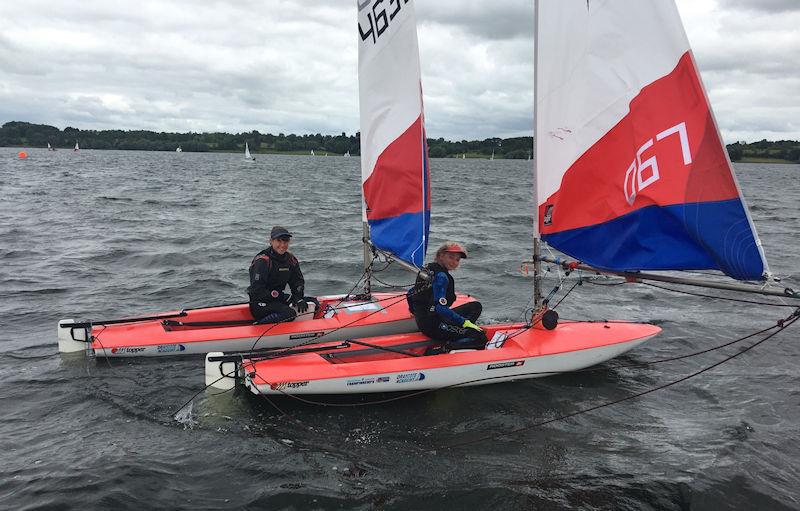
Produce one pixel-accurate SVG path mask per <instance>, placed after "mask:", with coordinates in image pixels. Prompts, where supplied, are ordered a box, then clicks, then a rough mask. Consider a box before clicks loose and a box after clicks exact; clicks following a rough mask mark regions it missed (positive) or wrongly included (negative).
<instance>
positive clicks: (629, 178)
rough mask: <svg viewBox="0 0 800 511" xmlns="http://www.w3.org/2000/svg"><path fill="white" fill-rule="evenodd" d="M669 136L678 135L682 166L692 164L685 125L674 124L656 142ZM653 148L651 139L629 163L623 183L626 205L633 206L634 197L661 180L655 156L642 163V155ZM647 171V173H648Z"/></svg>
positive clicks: (683, 123) (660, 134) (657, 137)
mask: <svg viewBox="0 0 800 511" xmlns="http://www.w3.org/2000/svg"><path fill="white" fill-rule="evenodd" d="M670 135H678V137H679V138H680V141H681V152H682V153H683V163H684V165H689V164H690V163H692V153H691V151H689V136H688V135H687V134H686V123H685V122H682V123H680V124H676V125H675V126H673V127H671V128H667V129H665V130H664V131H662V132H661V133H659V134H658V135H656V140H655V141H656V142H658V141H660V140H664V139H665V138H667V137H669V136H670ZM652 146H653V139H652V138H651V139H650V140H648V141H647V142H645V143H644V144H642V146H641V147H640V148H639V150H638V151H636V158H634V160H633V161H632V162H631V164H630V166H629V167H628V171H627V172H625V182H624V184H623V191H624V192H625V199H626V200H627V201H628V204H630V205H633V201H635V200H636V195H637V194H638V193H639V192H641V191H642V190H644V189H645V188H647V187H648V186H650V185H651V184H653V183H655V182H656V181H658V180H659V179H660V178H661V175H660V174H659V173H658V161H657V160H656V157H655V155H653V156H651V157H650V158H648V159H646V160H645V161H642V153H644V152H645V151H647V150H648V149H650V147H652ZM648 169H649V171H648Z"/></svg>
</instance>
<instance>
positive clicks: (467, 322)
mask: <svg viewBox="0 0 800 511" xmlns="http://www.w3.org/2000/svg"><path fill="white" fill-rule="evenodd" d="M461 326H462V327H464V328H471V329H473V330H477V331H478V332H481V333H483V330H481V327H479V326H478V325H476V324H475V323H473V322H472V321H470V320H468V319H465V320H464V324H462V325H461Z"/></svg>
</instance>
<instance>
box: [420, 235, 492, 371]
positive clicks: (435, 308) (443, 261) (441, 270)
mask: <svg viewBox="0 0 800 511" xmlns="http://www.w3.org/2000/svg"><path fill="white" fill-rule="evenodd" d="M466 257H467V249H466V248H464V247H463V246H462V245H460V244H459V243H456V242H453V241H448V242H446V243H444V244H443V245H442V246H441V247H439V249H438V250H437V251H436V258H435V259H434V262H432V263H430V264H428V265H426V266H425V269H427V270H428V271H429V272H430V273H431V280H430V281H427V280H425V279H423V278H422V277H417V281H416V283H415V284H414V287H413V288H411V289H410V290H409V297H410V300H409V303H410V305H411V312H412V313H413V314H414V319H415V320H416V322H417V327H419V330H420V332H422V333H424V334H425V335H427V336H428V337H430V338H431V339H434V340H437V341H441V343H442V345H443V346H442V345H439V346H435V347H433V348H431V349H429V350H428V352H426V354H429V355H430V354H437V353H441V352H442V351H450V350H454V349H483V347H484V346H486V343H487V339H486V333H485V332H484V331H483V330H481V328H480V327H479V326H478V325H476V324H475V321H477V320H478V317H479V316H480V315H481V311H482V310H483V307H482V306H481V304H480V302H477V301H474V302H470V303H465V304H463V305H459V306H458V307H453V308H452V309H451V308H450V306H451V305H452V304H453V302H455V301H456V291H455V281H454V280H453V277H452V275H450V272H451V271H452V270H455V269H456V268H458V265H459V264H460V263H461V259H465V258H466Z"/></svg>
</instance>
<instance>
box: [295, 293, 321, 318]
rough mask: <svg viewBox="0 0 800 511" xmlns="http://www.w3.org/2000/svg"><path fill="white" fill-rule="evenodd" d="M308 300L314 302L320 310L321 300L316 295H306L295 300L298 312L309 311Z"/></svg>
mask: <svg viewBox="0 0 800 511" xmlns="http://www.w3.org/2000/svg"><path fill="white" fill-rule="evenodd" d="M308 302H314V304H315V305H316V306H317V308H316V310H319V308H320V305H319V300H317V299H316V297H314V296H304V297H302V298H300V299H298V300H297V301H295V302H294V308H295V309H297V312H298V313H300V314H303V313H304V312H307V311H308Z"/></svg>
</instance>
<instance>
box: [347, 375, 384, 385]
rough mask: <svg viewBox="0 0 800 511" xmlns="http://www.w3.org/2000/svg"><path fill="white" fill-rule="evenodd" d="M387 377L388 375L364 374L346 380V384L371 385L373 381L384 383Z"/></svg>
mask: <svg viewBox="0 0 800 511" xmlns="http://www.w3.org/2000/svg"><path fill="white" fill-rule="evenodd" d="M389 379H390V378H389V377H388V376H365V377H362V378H356V379H354V380H347V385H372V384H373V383H386V382H388V381H389Z"/></svg>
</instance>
